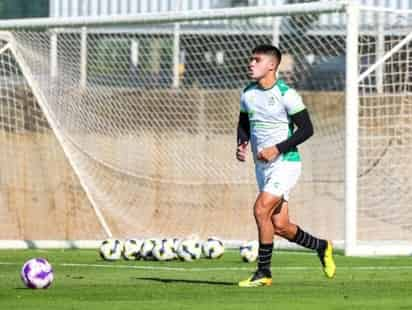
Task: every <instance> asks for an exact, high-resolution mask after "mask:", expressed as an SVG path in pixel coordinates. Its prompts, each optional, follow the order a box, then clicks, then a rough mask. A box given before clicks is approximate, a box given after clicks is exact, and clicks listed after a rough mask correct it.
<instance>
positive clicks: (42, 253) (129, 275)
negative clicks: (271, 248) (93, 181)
mask: <svg viewBox="0 0 412 310" xmlns="http://www.w3.org/2000/svg"><path fill="white" fill-rule="evenodd" d="M33 257H45V258H46V259H48V260H49V262H50V263H51V264H52V265H53V268H54V276H55V279H54V282H53V284H52V286H51V287H50V288H49V289H46V290H32V289H27V288H25V287H24V285H23V282H22V281H21V280H20V268H21V266H22V265H23V263H24V262H25V261H26V260H28V259H29V258H33ZM335 258H336V263H337V275H336V277H335V279H333V280H329V279H326V278H325V277H324V276H323V273H322V271H321V269H320V264H319V260H318V258H317V257H316V256H315V255H314V254H312V253H306V252H276V253H274V255H273V259H272V267H273V268H272V273H273V285H272V286H271V287H264V288H239V287H238V286H237V282H238V281H239V280H243V279H244V278H247V277H248V276H249V275H250V274H251V272H253V270H254V267H255V264H254V263H252V264H247V263H244V262H242V261H241V260H240V257H239V255H238V253H237V252H236V251H226V253H225V255H224V256H223V257H222V258H221V259H218V260H207V259H201V260H199V261H196V262H191V263H188V262H180V261H172V262H146V261H134V262H129V261H116V262H105V261H103V260H101V259H100V257H99V256H98V252H97V251H91V250H64V251H63V250H16V251H11V250H2V251H0V279H1V280H0V309H2V310H3V309H4V310H6V309H7V310H9V309H10V310H20V309H25V310H26V309H27V310H28V309H36V310H49V309H56V310H59V309H76V310H78V309H85V310H94V309H96V310H97V309H98V310H106V309H107V310H109V309H110V310H113V309H119V310H120V309H121V310H127V309H133V310H141V309H150V310H157V309H159V310H160V309H168V310H170V309H182V310H185V309H190V310H193V309H196V310H197V309H199V310H202V309H207V310H218V309H236V310H240V309H247V310H255V309H285V310H293V309H305V310H312V309H313V310H320V309H362V310H363V309H373V310H377V309H385V310H388V309H405V310H406V309H412V258H411V257H383V258H349V257H344V256H341V255H336V256H335Z"/></svg>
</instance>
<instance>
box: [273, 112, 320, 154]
mask: <svg viewBox="0 0 412 310" xmlns="http://www.w3.org/2000/svg"><path fill="white" fill-rule="evenodd" d="M291 119H292V122H293V123H294V124H295V125H296V126H297V129H296V131H295V132H294V133H293V134H292V135H291V136H290V137H289V138H287V139H286V140H285V141H282V142H280V143H278V144H276V147H277V149H278V150H279V152H280V153H286V152H288V151H290V150H292V149H293V148H295V147H296V146H297V145H299V144H301V143H302V142H304V141H306V140H307V139H308V138H310V137H311V136H312V135H313V125H312V121H311V120H310V117H309V113H308V111H307V110H306V109H305V110H302V111H300V112H298V113H296V114H293V115H291Z"/></svg>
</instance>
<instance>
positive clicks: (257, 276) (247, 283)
mask: <svg viewBox="0 0 412 310" xmlns="http://www.w3.org/2000/svg"><path fill="white" fill-rule="evenodd" d="M271 285H272V276H271V275H265V274H263V273H262V272H260V271H256V272H255V273H254V274H253V275H252V276H251V277H249V278H248V279H246V280H243V281H240V282H239V286H240V287H260V286H271Z"/></svg>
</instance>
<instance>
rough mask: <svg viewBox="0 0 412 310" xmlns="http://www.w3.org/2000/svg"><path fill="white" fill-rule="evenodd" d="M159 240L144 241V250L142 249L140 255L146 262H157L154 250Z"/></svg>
mask: <svg viewBox="0 0 412 310" xmlns="http://www.w3.org/2000/svg"><path fill="white" fill-rule="evenodd" d="M157 242H158V240H156V239H146V240H144V241H143V244H142V248H141V249H140V255H141V256H142V258H143V259H144V260H156V257H154V255H153V249H154V247H155V246H156V244H157Z"/></svg>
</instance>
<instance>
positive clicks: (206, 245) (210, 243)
mask: <svg viewBox="0 0 412 310" xmlns="http://www.w3.org/2000/svg"><path fill="white" fill-rule="evenodd" d="M202 252H203V255H204V256H205V257H206V258H219V257H221V256H222V255H223V253H224V252H225V247H224V246H223V242H222V241H220V240H218V239H216V238H208V239H207V240H206V241H205V242H203V245H202Z"/></svg>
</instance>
